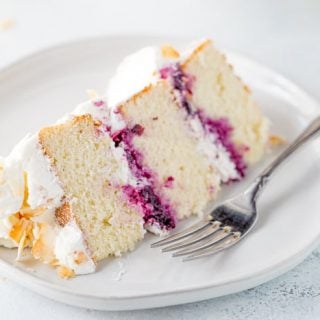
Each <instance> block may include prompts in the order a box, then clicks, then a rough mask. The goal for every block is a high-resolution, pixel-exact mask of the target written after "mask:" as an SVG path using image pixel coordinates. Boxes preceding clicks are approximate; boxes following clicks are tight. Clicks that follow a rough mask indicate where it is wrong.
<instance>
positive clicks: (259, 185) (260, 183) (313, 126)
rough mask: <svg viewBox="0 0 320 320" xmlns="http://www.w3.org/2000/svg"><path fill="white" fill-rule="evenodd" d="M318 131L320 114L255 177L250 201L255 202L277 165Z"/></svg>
mask: <svg viewBox="0 0 320 320" xmlns="http://www.w3.org/2000/svg"><path fill="white" fill-rule="evenodd" d="M319 133H320V116H318V117H317V118H316V119H314V120H313V121H312V122H311V123H310V124H309V125H308V127H307V128H306V129H305V130H304V131H303V132H302V133H301V134H300V135H299V136H298V137H297V138H296V139H295V140H294V141H293V142H292V143H291V144H290V145H289V146H288V147H287V148H286V149H285V150H284V151H283V152H282V153H281V154H280V156H279V157H278V158H276V159H275V160H274V161H273V162H271V164H270V165H269V166H267V167H266V168H265V169H264V170H263V171H262V173H261V174H260V175H259V176H258V177H257V178H256V180H255V183H254V184H253V185H254V191H253V194H252V196H253V197H252V202H253V204H255V202H256V200H257V199H258V197H259V195H260V194H261V191H262V190H263V188H264V186H265V185H266V184H267V182H268V181H269V180H270V178H271V176H272V174H273V173H274V171H275V170H276V169H278V168H279V166H280V165H281V164H282V163H284V162H285V161H286V160H287V159H288V158H289V156H291V155H292V154H293V153H295V151H297V150H298V149H299V148H300V147H301V146H303V145H304V144H305V143H306V142H308V141H310V140H311V139H312V138H314V137H315V136H316V135H317V134H319Z"/></svg>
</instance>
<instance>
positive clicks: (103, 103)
mask: <svg viewBox="0 0 320 320" xmlns="http://www.w3.org/2000/svg"><path fill="white" fill-rule="evenodd" d="M93 104H94V105H95V106H96V107H103V106H104V105H105V102H104V101H103V100H98V101H94V102H93Z"/></svg>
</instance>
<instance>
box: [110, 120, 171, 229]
mask: <svg viewBox="0 0 320 320" xmlns="http://www.w3.org/2000/svg"><path fill="white" fill-rule="evenodd" d="M143 132H144V128H143V127H142V126H141V125H139V124H137V125H135V126H133V127H132V128H124V129H122V130H119V131H117V132H115V133H113V134H111V138H112V139H113V141H114V143H115V146H116V147H122V148H123V150H124V153H125V156H126V159H127V161H128V165H129V168H130V171H131V173H132V174H133V176H134V177H135V178H136V180H137V185H136V186H132V185H125V186H123V187H122V189H123V192H124V194H125V196H126V197H127V199H128V200H129V202H130V203H131V204H132V205H135V206H137V207H138V208H139V209H140V210H141V211H142V213H143V218H144V222H145V223H146V224H147V225H154V226H157V227H159V228H160V229H165V230H170V229H172V228H174V227H175V225H176V220H175V214H174V210H173V208H172V207H171V206H170V204H169V203H168V202H167V201H165V200H164V199H163V198H162V197H160V196H159V195H158V194H157V192H156V191H155V179H154V174H153V172H152V171H151V170H150V169H149V168H147V167H146V166H145V165H144V164H143V155H142V154H141V152H140V151H139V150H137V149H136V148H135V146H134V145H133V139H134V136H140V135H142V134H143Z"/></svg>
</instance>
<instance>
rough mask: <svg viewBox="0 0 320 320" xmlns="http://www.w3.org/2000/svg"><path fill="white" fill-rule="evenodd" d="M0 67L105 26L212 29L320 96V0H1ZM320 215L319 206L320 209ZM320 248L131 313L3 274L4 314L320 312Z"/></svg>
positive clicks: (220, 39)
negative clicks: (97, 307)
mask: <svg viewBox="0 0 320 320" xmlns="http://www.w3.org/2000/svg"><path fill="white" fill-rule="evenodd" d="M6 18H11V19H13V20H14V21H15V23H16V25H15V27H14V28H12V29H11V30H8V31H5V32H0V67H3V66H5V65H7V64H10V63H12V62H14V61H16V60H17V59H19V58H21V57H23V56H25V55H27V54H30V53H32V52H35V51H36V50H39V49H41V48H44V47H47V46H50V45H54V44H57V43H59V42H61V41H64V42H66V41H69V40H71V39H77V38H82V37H89V36H95V35H103V34H128V33H130V34H141V33H143V34H149V35H183V36H188V37H194V38H198V37H203V36H210V37H213V38H214V39H215V40H216V42H217V43H218V45H219V46H222V47H227V48H229V49H232V50H235V51H238V52H241V53H245V54H246V55H248V56H249V57H252V58H254V59H256V60H258V61H260V62H262V63H264V64H266V65H268V66H270V67H272V68H274V69H276V70H277V71H279V72H281V73H283V74H284V75H286V76H287V77H289V78H290V79H292V80H294V81H295V82H296V83H297V84H299V85H301V86H302V87H304V88H305V89H306V90H307V91H308V92H310V93H311V94H313V95H314V96H315V97H316V98H317V99H318V100H320V90H319V88H320V80H319V79H320V77H319V72H320V41H319V40H320V2H319V1H317V0H313V1H311V0H308V1H307V0H305V1H302V0H301V1H270V0H269V1H267V0H265V1H264V0H261V1H259V0H256V1H253V0H252V1H249V0H246V1H239V0H238V1H204V0H202V1H200V0H198V1H186V0H185V1H174V0H171V1H169V0H162V1H151V0H149V1H147V0H145V1H142V0H141V1H137V0H136V1H130V0H128V1H120V0H117V1H106V0H104V1H102V0H100V1H95V0H86V1H85V0H68V1H66V0H65V1H62V0H61V1H57V0H55V1H49V0H29V1H23V0H20V1H19V0H0V20H1V19H6ZM319 215H320V213H319ZM319 266H320V250H316V251H315V252H314V253H313V254H312V255H311V256H310V257H309V258H308V259H307V260H306V261H305V262H304V263H302V264H301V265H300V266H298V267H297V268H296V269H295V270H293V271H291V272H289V273H288V274H286V275H285V276H282V277H280V278H279V279H275V280H273V281H271V282H269V283H267V284H265V285H262V286H260V287H258V288H255V289H252V290H248V291H246V292H243V293H240V294H236V295H232V296H228V297H223V298H219V299H214V300H209V301H205V302H201V303H195V304H190V305H186V306H177V307H171V308H165V309H158V310H149V311H137V312H126V313H115V312H112V313H104V312H96V311H89V310H82V309H77V308H73V307H68V306H65V305H62V304H59V303H55V302H52V301H49V300H47V299H45V298H42V297H40V296H38V295H36V294H34V293H31V292H29V291H27V290H25V289H23V288H20V287H19V286H17V285H16V284H14V283H12V282H11V281H9V280H6V279H3V280H1V281H0V310H1V315H0V319H9V320H10V319H22V318H23V319H26V320H28V319H35V318H37V317H39V316H41V317H45V319H62V318H64V319H79V320H80V319H139V320H140V319H141V320H143V319H150V318H152V319H162V318H165V319H195V318H198V319H228V320H233V319H277V320H281V319H290V320H295V319H319V318H320V271H319Z"/></svg>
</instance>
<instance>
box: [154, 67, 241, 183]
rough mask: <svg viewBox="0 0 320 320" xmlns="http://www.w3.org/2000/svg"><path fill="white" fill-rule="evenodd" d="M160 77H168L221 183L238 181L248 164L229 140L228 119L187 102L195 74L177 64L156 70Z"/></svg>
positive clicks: (230, 134)
mask: <svg viewBox="0 0 320 320" xmlns="http://www.w3.org/2000/svg"><path fill="white" fill-rule="evenodd" d="M159 73H160V77H161V79H169V80H170V81H171V84H172V86H173V87H174V91H175V93H176V94H177V96H178V99H179V102H180V105H181V106H182V108H183V109H184V110H185V112H186V114H187V117H186V120H187V121H188V122H189V125H190V127H191V129H192V131H193V132H194V134H195V136H196V137H197V139H198V140H199V148H198V149H199V150H200V151H201V152H202V153H204V154H206V156H207V157H208V159H209V161H210V162H211V163H213V164H214V165H215V166H216V167H217V169H218V171H219V173H220V178H221V180H222V181H223V182H225V183H228V182H231V181H237V180H240V179H242V178H243V177H244V176H245V173H246V169H247V166H246V164H245V161H244V158H243V153H244V152H245V151H246V150H247V148H246V147H244V148H242V150H240V149H239V148H238V147H237V146H236V145H235V144H234V142H233V141H232V139H231V136H232V131H233V127H232V125H231V124H230V122H229V121H228V119H227V118H218V119H213V118H211V117H209V116H208V115H206V114H205V112H204V111H203V110H202V109H201V108H197V107H196V106H194V105H193V104H192V103H191V102H190V97H191V96H192V93H193V92H192V86H193V83H194V81H195V79H194V77H192V76H191V75H189V74H186V73H185V72H184V71H183V70H182V68H181V66H180V64H179V63H175V64H172V65H169V66H166V67H163V68H162V69H160V70H159Z"/></svg>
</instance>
